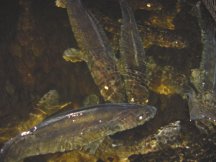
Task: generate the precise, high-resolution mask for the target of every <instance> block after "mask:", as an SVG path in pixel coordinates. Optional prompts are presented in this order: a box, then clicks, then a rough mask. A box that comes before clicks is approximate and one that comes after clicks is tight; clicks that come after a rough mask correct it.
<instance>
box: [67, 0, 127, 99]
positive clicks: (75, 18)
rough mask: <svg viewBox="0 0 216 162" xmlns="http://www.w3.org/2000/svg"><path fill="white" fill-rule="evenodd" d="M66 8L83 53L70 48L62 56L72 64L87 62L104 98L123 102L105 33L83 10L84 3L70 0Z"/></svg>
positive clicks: (121, 89) (122, 92)
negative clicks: (81, 61) (79, 61)
mask: <svg viewBox="0 0 216 162" xmlns="http://www.w3.org/2000/svg"><path fill="white" fill-rule="evenodd" d="M66 7H67V13H68V17H69V20H70V24H71V27H72V31H73V33H74V35H75V38H76V40H77V43H78V46H79V47H80V49H81V51H80V52H77V51H75V49H69V50H66V51H65V53H64V56H63V57H64V58H65V59H66V60H70V61H72V62H76V61H78V60H83V61H85V62H86V63H87V65H88V68H89V70H90V72H91V75H92V77H93V79H94V81H95V83H96V85H97V86H98V87H99V89H100V92H101V95H102V96H103V97H104V99H105V100H107V101H111V102H124V101H125V90H124V84H122V79H121V76H120V74H119V73H118V70H117V67H116V63H115V61H116V60H115V57H114V52H113V51H112V48H111V46H110V44H109V41H108V38H107V36H106V34H105V32H104V30H103V29H102V27H101V26H100V24H99V22H98V21H97V20H96V18H95V17H94V16H93V14H91V13H90V12H88V11H87V9H85V8H84V7H83V5H82V2H81V0H67V4H66Z"/></svg>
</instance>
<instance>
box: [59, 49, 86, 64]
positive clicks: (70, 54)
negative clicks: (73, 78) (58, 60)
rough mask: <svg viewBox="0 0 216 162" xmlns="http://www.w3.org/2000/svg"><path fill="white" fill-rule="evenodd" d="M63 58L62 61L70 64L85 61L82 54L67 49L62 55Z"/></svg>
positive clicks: (75, 50) (78, 51)
mask: <svg viewBox="0 0 216 162" xmlns="http://www.w3.org/2000/svg"><path fill="white" fill-rule="evenodd" d="M63 58H64V60H66V61H71V62H81V61H85V59H84V54H83V52H82V51H80V50H77V49H75V48H69V49H67V50H65V51H64V54H63Z"/></svg>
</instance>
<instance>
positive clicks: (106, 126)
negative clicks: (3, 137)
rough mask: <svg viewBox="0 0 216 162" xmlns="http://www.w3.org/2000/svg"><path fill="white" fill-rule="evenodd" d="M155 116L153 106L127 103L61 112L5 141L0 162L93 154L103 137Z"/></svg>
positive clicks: (132, 126)
mask: <svg viewBox="0 0 216 162" xmlns="http://www.w3.org/2000/svg"><path fill="white" fill-rule="evenodd" d="M155 114H156V108H154V107H153V106H148V105H145V106H143V105H136V104H127V103H121V104H102V105H95V106H90V107H86V108H83V109H79V110H70V111H66V112H62V113H60V114H58V115H55V116H53V117H50V118H48V119H47V120H45V121H44V122H42V123H40V124H39V125H37V126H35V127H33V128H32V129H30V130H28V131H26V132H22V133H21V134H19V135H17V136H16V137H15V138H12V139H11V140H10V141H8V142H7V143H6V144H5V146H4V147H3V148H2V149H1V150H0V162H18V161H22V160H23V159H25V158H26V157H30V156H34V155H41V154H48V153H56V152H65V151H69V150H89V152H90V153H94V152H95V151H96V149H97V147H98V146H99V144H100V142H102V141H103V139H104V138H105V137H106V136H109V135H112V134H115V133H116V132H120V131H123V130H127V129H131V128H134V127H136V126H138V125H142V124H144V123H145V122H146V121H148V120H149V119H151V118H153V117H154V116H155Z"/></svg>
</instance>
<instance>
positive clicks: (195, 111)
mask: <svg viewBox="0 0 216 162" xmlns="http://www.w3.org/2000/svg"><path fill="white" fill-rule="evenodd" d="M196 16H197V18H198V22H199V26H200V29H201V38H202V43H203V50H202V56H201V63H200V67H199V69H194V70H192V77H191V82H192V83H193V85H194V88H195V90H193V91H192V93H190V94H189V108H190V118H191V119H192V120H193V119H204V118H205V119H211V120H213V121H215V120H216V22H214V20H213V18H212V17H211V15H210V14H209V12H208V11H207V10H206V9H205V7H204V6H203V4H202V3H200V2H198V3H197V4H196Z"/></svg>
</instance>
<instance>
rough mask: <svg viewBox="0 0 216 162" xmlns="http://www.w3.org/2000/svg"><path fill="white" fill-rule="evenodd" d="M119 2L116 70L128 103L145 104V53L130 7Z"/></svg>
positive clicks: (124, 2) (123, 1)
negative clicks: (120, 17)
mask: <svg viewBox="0 0 216 162" xmlns="http://www.w3.org/2000/svg"><path fill="white" fill-rule="evenodd" d="M119 2H120V7H121V11H122V25H121V39H120V53H121V54H120V59H119V63H118V68H119V71H120V73H121V74H122V75H123V78H124V83H125V89H126V94H127V99H128V102H132V103H133V102H134V103H140V104H146V103H147V101H148V95H149V92H148V88H147V79H146V56H145V51H144V48H143V44H142V40H141V37H140V34H139V32H138V28H137V24H136V21H135V18H134V15H133V11H132V9H131V7H130V6H129V4H128V2H127V1H126V0H119Z"/></svg>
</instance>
